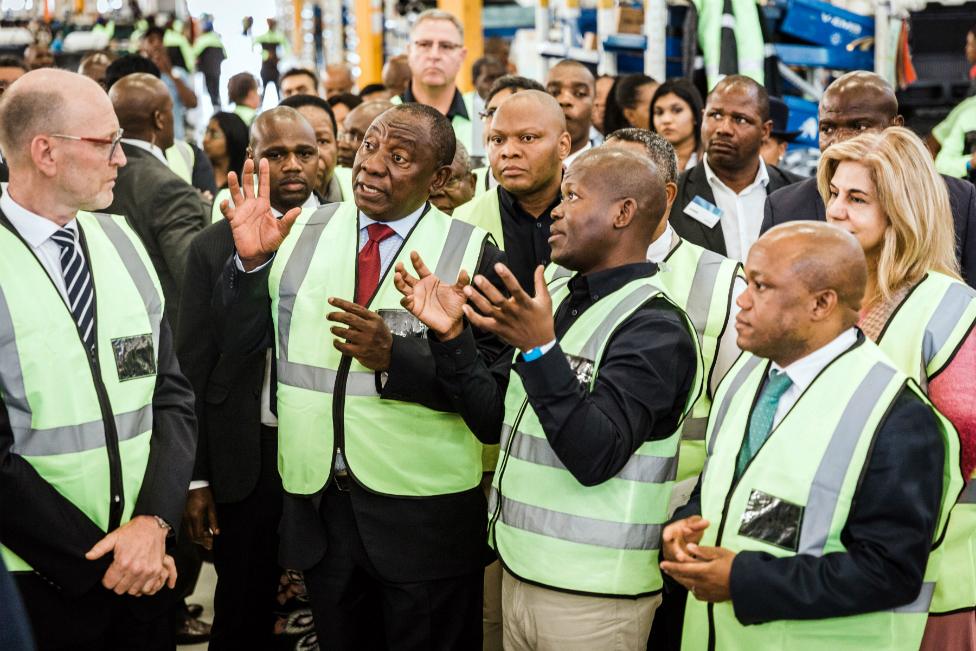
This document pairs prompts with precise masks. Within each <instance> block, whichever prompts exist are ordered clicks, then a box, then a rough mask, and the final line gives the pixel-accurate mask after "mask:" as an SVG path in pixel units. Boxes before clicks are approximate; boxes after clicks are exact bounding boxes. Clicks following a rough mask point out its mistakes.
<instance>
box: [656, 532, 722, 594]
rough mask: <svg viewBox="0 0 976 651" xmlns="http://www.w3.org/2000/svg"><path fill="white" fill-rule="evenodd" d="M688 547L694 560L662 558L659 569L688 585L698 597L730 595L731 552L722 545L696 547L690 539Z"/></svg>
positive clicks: (685, 585)
mask: <svg viewBox="0 0 976 651" xmlns="http://www.w3.org/2000/svg"><path fill="white" fill-rule="evenodd" d="M688 551H689V552H690V553H691V554H693V555H694V557H695V560H694V561H692V562H690V563H674V562H671V561H664V562H663V563H661V570H662V571H664V572H665V573H666V574H668V575H669V576H671V577H672V578H673V579H674V580H675V581H677V582H678V583H680V584H681V585H683V586H684V587H686V588H688V589H689V590H690V591H691V594H692V595H694V596H695V598H696V599H698V600H699V601H710V602H713V603H715V602H719V601H728V600H729V599H731V598H732V594H731V579H732V562H733V561H735V552H733V551H731V550H728V549H725V548H724V547H699V546H698V545H696V544H694V543H691V544H689V545H688Z"/></svg>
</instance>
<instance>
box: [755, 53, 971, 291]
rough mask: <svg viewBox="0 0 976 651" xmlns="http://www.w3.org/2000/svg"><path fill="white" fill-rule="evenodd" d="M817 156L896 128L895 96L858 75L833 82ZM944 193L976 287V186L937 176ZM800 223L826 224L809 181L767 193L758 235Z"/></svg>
mask: <svg viewBox="0 0 976 651" xmlns="http://www.w3.org/2000/svg"><path fill="white" fill-rule="evenodd" d="M819 119H820V151H824V150H826V149H827V147H829V146H830V145H832V144H834V143H835V142H842V141H844V140H847V139H849V138H853V137H854V136H856V135H858V134H860V133H865V132H867V131H880V130H882V129H885V128H887V127H891V126H899V127H900V126H902V125H903V124H904V122H905V121H904V118H902V116H900V115H899V114H898V100H897V98H896V97H895V91H894V90H893V89H892V88H891V86H890V85H888V82H886V81H885V80H884V79H882V78H881V77H880V76H878V75H876V74H874V73H873V72H867V71H864V70H859V71H855V72H849V73H847V74H846V75H844V76H842V77H840V78H838V79H837V80H835V81H834V83H832V84H831V85H830V86H828V87H827V90H826V91H824V95H823V98H822V99H821V100H820V111H819ZM942 178H943V179H945V182H946V188H947V189H948V190H949V203H950V205H951V206H952V221H953V224H954V226H955V229H956V255H957V256H958V258H959V266H960V267H961V269H962V275H963V279H964V280H965V281H966V282H967V283H968V284H969V285H971V286H974V287H976V186H974V185H973V184H972V183H970V182H968V181H966V180H963V179H956V178H952V177H950V176H945V175H943V176H942ZM802 219H809V220H816V221H826V220H827V216H826V210H825V208H824V202H823V199H822V198H821V197H820V192H819V191H818V190H817V178H816V177H813V178H810V179H807V180H805V181H802V182H800V183H797V184H795V185H791V186H790V187H788V188H785V189H783V190H781V191H779V192H775V193H770V196H769V198H768V199H767V200H766V206H765V215H764V218H763V223H762V232H763V233H765V232H766V231H768V230H769V229H770V228H772V227H773V226H778V225H779V224H785V223H786V222H789V221H797V220H802Z"/></svg>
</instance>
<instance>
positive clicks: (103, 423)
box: [0, 212, 163, 571]
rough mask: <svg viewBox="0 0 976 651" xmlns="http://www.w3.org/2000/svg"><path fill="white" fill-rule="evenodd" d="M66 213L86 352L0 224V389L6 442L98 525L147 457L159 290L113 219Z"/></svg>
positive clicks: (135, 484) (47, 283)
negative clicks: (81, 269) (82, 271)
mask: <svg viewBox="0 0 976 651" xmlns="http://www.w3.org/2000/svg"><path fill="white" fill-rule="evenodd" d="M77 224H78V227H79V229H80V231H81V234H82V237H83V238H84V243H85V247H84V248H85V253H86V255H85V258H86V260H87V262H88V267H89V271H90V273H91V277H92V282H93V284H94V289H95V301H94V302H95V323H96V324H97V325H96V328H95V330H96V346H95V348H96V353H97V357H93V356H91V355H90V354H89V351H88V350H87V349H86V347H85V345H84V343H83V342H82V339H81V336H80V334H79V332H78V326H77V324H76V322H75V319H74V317H73V316H72V314H71V312H70V310H69V308H68V306H67V304H66V303H65V301H64V299H63V298H62V296H61V293H60V292H59V291H58V290H57V288H56V286H55V285H54V282H53V281H52V279H51V277H50V276H49V275H48V273H47V271H46V270H45V269H44V267H42V266H41V264H40V262H39V261H38V259H37V257H36V256H35V255H34V253H33V251H32V249H31V248H30V247H29V246H28V245H27V244H26V243H25V242H24V240H22V239H21V238H20V236H19V235H17V234H16V233H15V232H14V231H13V229H12V228H11V227H4V226H0V250H2V251H3V255H0V392H2V394H3V400H4V403H5V405H6V408H7V414H8V416H9V419H10V427H11V429H12V430H13V437H14V442H13V447H12V448H11V452H12V453H13V454H17V455H19V456H21V457H22V458H23V459H24V460H25V461H27V463H29V464H30V465H31V467H32V468H33V469H34V470H35V471H37V473H38V474H39V475H40V476H41V477H42V478H43V479H44V481H46V482H47V483H49V484H50V485H51V486H53V487H54V488H55V489H56V490H57V491H58V492H59V493H60V494H61V495H63V496H64V497H65V498H66V499H67V500H69V501H70V502H71V503H72V504H74V505H75V506H76V507H78V509H79V510H81V512H82V513H84V514H85V515H86V516H88V518H89V519H91V521H92V522H93V523H95V525H96V526H98V527H99V528H100V529H101V530H102V531H105V532H109V531H112V530H113V529H116V528H118V526H119V525H120V524H122V523H125V522H127V521H128V520H129V519H130V517H131V516H132V511H133V507H134V506H135V503H136V498H137V497H138V495H139V490H140V488H141V486H142V480H143V476H144V475H145V470H146V464H147V461H148V459H149V447H150V437H151V433H152V424H153V417H152V397H153V393H154V391H155V386H156V364H157V356H158V352H159V332H160V324H161V322H162V318H163V292H162V289H161V288H160V285H159V280H158V279H157V277H156V272H155V271H154V270H153V267H152V263H151V262H150V261H149V256H148V255H147V253H146V251H145V249H144V248H143V246H142V243H141V242H140V241H139V238H138V237H137V236H136V234H135V233H134V232H133V231H132V230H131V229H130V228H129V226H128V225H127V224H126V223H125V219H124V218H122V217H119V216H116V215H92V214H89V213H84V212H79V213H78V215H77ZM66 379H67V380H68V381H66ZM106 414H111V416H110V417H109V418H106V417H105V415H106ZM12 507H13V505H11V504H5V505H4V508H8V509H9V508H12ZM20 508H30V507H29V505H24V506H22V507H20ZM50 535H57V532H50ZM2 554H3V560H4V563H6V565H7V567H8V568H9V569H10V570H12V571H27V570H30V569H31V568H30V566H29V565H28V564H27V563H26V562H25V561H23V560H22V559H21V558H20V557H18V556H17V555H16V554H15V553H14V552H13V551H12V550H10V549H8V548H6V547H3V548H2Z"/></svg>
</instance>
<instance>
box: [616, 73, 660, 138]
mask: <svg viewBox="0 0 976 651" xmlns="http://www.w3.org/2000/svg"><path fill="white" fill-rule="evenodd" d="M657 87H658V83H657V82H656V81H654V79H653V78H652V77H648V76H647V75H641V74H634V75H623V76H622V77H617V81H615V82H614V84H613V88H611V89H610V94H609V95H608V96H607V106H606V110H605V112H604V116H603V132H604V133H613V132H614V131H616V130H617V129H626V128H628V127H636V128H638V129H648V128H650V125H651V118H650V106H651V97H652V96H653V95H654V91H655V90H656V89H657Z"/></svg>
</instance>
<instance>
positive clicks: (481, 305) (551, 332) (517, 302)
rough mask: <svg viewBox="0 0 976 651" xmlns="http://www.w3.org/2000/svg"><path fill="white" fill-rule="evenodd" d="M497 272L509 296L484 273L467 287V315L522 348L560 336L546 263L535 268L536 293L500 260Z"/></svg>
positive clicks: (474, 323) (469, 319) (480, 326)
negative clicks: (527, 289)
mask: <svg viewBox="0 0 976 651" xmlns="http://www.w3.org/2000/svg"><path fill="white" fill-rule="evenodd" d="M495 273H497V274H498V277H499V278H501V280H502V282H503V283H504V284H505V288H506V289H507V290H508V293H509V296H510V297H509V298H506V297H505V295H504V294H502V293H501V291H499V290H498V288H497V287H495V286H494V285H492V284H491V283H490V282H488V279H487V278H485V277H484V276H482V275H478V276H475V278H474V284H473V285H471V286H469V287H466V288H465V289H464V295H465V296H467V298H468V300H469V301H470V303H469V304H467V305H465V306H463V308H462V309H463V310H464V316H466V317H467V318H468V321H469V322H470V323H471V325H473V326H474V327H476V328H478V329H479V330H484V331H486V332H490V333H492V334H493V335H495V336H497V337H499V338H500V339H502V340H503V341H505V342H507V343H509V344H511V345H512V346H515V347H516V348H518V349H519V350H521V351H527V350H531V349H533V348H536V347H537V346H544V345H546V344H548V343H549V342H551V341H553V340H554V339H555V338H556V331H555V326H554V325H553V319H552V297H551V296H550V295H549V289H548V288H547V287H546V279H545V272H544V270H543V268H542V266H541V265H540V266H538V267H536V269H535V296H529V294H528V293H527V292H526V291H525V290H524V289H523V288H522V286H521V285H520V284H519V282H518V279H516V278H515V274H513V273H512V272H511V270H510V269H509V268H508V267H506V266H505V265H503V264H502V263H500V262H499V263H497V264H496V265H495Z"/></svg>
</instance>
